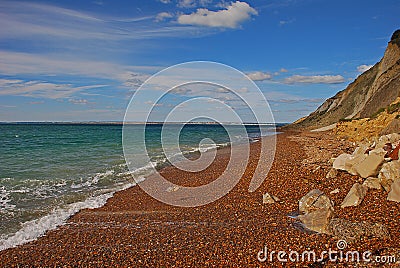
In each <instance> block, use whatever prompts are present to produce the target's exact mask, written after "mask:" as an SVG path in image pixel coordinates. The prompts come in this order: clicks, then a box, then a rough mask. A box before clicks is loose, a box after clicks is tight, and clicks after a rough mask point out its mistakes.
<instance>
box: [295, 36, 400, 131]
mask: <svg viewBox="0 0 400 268" xmlns="http://www.w3.org/2000/svg"><path fill="white" fill-rule="evenodd" d="M399 33H400V30H397V31H396V32H395V33H394V34H393V35H392V38H391V40H390V42H389V43H388V46H387V48H386V51H385V54H384V56H383V58H382V59H381V61H380V62H378V63H376V64H375V65H374V66H373V67H372V68H370V69H369V70H367V71H366V72H364V73H363V74H361V75H360V76H359V77H357V79H356V80H355V81H354V82H352V83H351V84H349V86H348V87H347V88H346V89H344V90H343V91H340V92H339V93H337V94H336V95H335V96H334V97H332V98H329V99H327V100H326V101H325V102H324V103H323V104H322V105H321V106H320V107H319V108H318V109H317V110H316V111H315V112H313V113H311V114H310V115H309V116H307V117H306V118H304V119H302V120H298V121H297V122H295V123H293V124H292V125H291V127H295V128H308V129H316V128H321V127H325V126H329V125H332V124H334V123H337V122H339V121H340V120H341V119H355V118H367V117H368V118H369V117H371V116H372V115H374V114H375V113H377V112H378V111H379V109H381V108H383V107H387V106H388V105H390V104H391V103H392V102H393V101H394V100H396V98H398V97H400V34H399Z"/></svg>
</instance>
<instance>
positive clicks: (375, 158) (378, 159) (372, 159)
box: [354, 149, 385, 178]
mask: <svg viewBox="0 0 400 268" xmlns="http://www.w3.org/2000/svg"><path fill="white" fill-rule="evenodd" d="M373 151H374V150H373ZM373 151H371V152H370V154H369V155H368V156H367V157H366V158H365V159H364V160H363V161H361V162H359V163H358V164H356V165H354V170H355V171H356V172H357V174H358V175H360V176H361V177H362V178H368V177H372V176H375V175H377V174H378V172H379V171H378V167H379V166H380V165H381V164H382V163H383V161H384V160H385V159H384V156H385V151H384V150H383V149H382V151H383V152H382V151H380V152H378V151H376V152H373Z"/></svg>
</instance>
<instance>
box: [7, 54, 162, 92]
mask: <svg viewBox="0 0 400 268" xmlns="http://www.w3.org/2000/svg"><path fill="white" fill-rule="evenodd" d="M160 69H161V67H157V66H156V67H151V66H125V65H121V64H116V63H110V62H104V61H91V60H84V59H62V58H58V57H57V58H55V57H52V56H51V55H35V54H28V53H17V52H8V51H0V73H1V74H3V75H26V74H28V75H46V76H49V75H50V76H51V75H72V76H80V77H92V78H100V79H104V80H108V79H110V80H117V81H118V82H120V83H121V85H124V86H126V87H135V88H137V87H139V86H140V85H141V83H142V82H143V81H144V80H145V79H147V77H148V75H145V74H143V73H145V72H155V71H158V70H160ZM5 81H6V80H5V79H3V83H5ZM7 81H8V82H9V83H12V82H14V83H18V82H21V80H15V79H14V80H10V79H8V80H7Z"/></svg>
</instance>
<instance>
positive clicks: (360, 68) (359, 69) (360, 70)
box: [357, 64, 374, 73]
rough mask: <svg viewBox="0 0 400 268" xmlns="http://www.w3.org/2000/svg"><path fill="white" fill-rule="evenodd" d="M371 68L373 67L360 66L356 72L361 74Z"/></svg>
mask: <svg viewBox="0 0 400 268" xmlns="http://www.w3.org/2000/svg"><path fill="white" fill-rule="evenodd" d="M373 66H374V65H366V64H362V65H360V66H358V67H357V72H360V73H363V72H365V71H368V70H369V69H371V68H372V67H373Z"/></svg>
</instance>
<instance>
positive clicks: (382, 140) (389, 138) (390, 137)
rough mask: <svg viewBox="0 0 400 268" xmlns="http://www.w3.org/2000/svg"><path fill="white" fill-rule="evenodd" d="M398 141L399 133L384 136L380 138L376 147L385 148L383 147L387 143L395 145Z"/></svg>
mask: <svg viewBox="0 0 400 268" xmlns="http://www.w3.org/2000/svg"><path fill="white" fill-rule="evenodd" d="M398 140H400V134H398V133H392V134H388V135H383V136H381V137H379V139H378V144H377V145H376V147H377V148H383V146H385V144H386V143H395V142H396V141H398Z"/></svg>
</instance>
